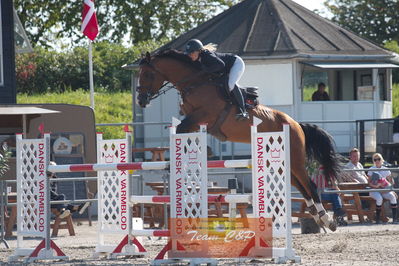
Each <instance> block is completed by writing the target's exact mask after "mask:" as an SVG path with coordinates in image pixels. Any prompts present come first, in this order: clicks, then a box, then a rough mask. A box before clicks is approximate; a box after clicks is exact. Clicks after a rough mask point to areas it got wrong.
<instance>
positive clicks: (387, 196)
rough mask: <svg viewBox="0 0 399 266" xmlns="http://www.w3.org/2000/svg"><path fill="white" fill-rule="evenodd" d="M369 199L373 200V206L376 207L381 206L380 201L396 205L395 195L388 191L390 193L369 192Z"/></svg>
mask: <svg viewBox="0 0 399 266" xmlns="http://www.w3.org/2000/svg"><path fill="white" fill-rule="evenodd" d="M370 197H372V198H373V199H375V204H376V205H377V206H381V205H382V199H383V198H384V199H387V200H389V202H390V203H391V204H396V197H395V194H394V193H393V192H392V191H390V192H384V193H381V192H370Z"/></svg>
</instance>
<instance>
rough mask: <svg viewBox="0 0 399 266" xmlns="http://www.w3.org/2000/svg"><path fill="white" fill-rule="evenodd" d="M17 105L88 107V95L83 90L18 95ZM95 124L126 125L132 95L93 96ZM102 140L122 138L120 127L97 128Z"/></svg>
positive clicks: (119, 93)
mask: <svg viewBox="0 0 399 266" xmlns="http://www.w3.org/2000/svg"><path fill="white" fill-rule="evenodd" d="M17 103H21V104H22V103H29V104H32V103H38V104H41V103H65V104H76V105H86V106H90V93H89V92H87V91H83V90H78V91H67V92H64V93H46V94H36V95H28V94H18V95H17ZM94 104H95V108H94V110H95V112H94V113H95V119H96V121H95V122H96V124H100V123H128V122H131V121H132V93H131V92H115V93H108V92H103V91H101V90H100V91H99V92H96V93H95V94H94ZM96 130H97V131H101V132H103V133H104V138H124V137H125V133H124V132H123V130H122V127H98V128H97V129H96Z"/></svg>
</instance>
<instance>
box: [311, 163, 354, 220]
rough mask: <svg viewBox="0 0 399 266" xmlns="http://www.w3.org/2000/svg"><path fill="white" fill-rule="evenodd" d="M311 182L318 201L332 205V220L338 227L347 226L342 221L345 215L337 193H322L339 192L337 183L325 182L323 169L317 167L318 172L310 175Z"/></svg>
mask: <svg viewBox="0 0 399 266" xmlns="http://www.w3.org/2000/svg"><path fill="white" fill-rule="evenodd" d="M312 182H313V183H314V184H315V185H316V187H317V191H318V192H319V195H320V199H321V200H325V201H328V202H331V203H332V205H333V212H334V218H335V219H336V221H337V224H338V225H347V223H346V222H345V221H344V217H345V216H346V213H345V211H344V209H343V208H342V201H341V197H340V196H339V194H338V193H323V192H324V190H339V188H338V185H337V181H336V180H334V181H327V180H326V178H325V176H324V168H323V167H322V166H320V167H319V170H318V172H316V173H315V174H313V175H312Z"/></svg>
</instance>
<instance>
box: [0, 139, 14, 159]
mask: <svg viewBox="0 0 399 266" xmlns="http://www.w3.org/2000/svg"><path fill="white" fill-rule="evenodd" d="M4 144H6V145H7V149H8V151H10V152H11V157H15V156H16V153H17V148H16V147H17V143H16V139H15V134H0V146H2V145H4Z"/></svg>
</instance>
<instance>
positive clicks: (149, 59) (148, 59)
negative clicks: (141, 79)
mask: <svg viewBox="0 0 399 266" xmlns="http://www.w3.org/2000/svg"><path fill="white" fill-rule="evenodd" d="M145 59H146V60H147V62H148V63H149V62H150V61H151V55H150V53H149V52H147V53H145Z"/></svg>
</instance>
